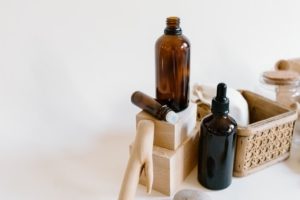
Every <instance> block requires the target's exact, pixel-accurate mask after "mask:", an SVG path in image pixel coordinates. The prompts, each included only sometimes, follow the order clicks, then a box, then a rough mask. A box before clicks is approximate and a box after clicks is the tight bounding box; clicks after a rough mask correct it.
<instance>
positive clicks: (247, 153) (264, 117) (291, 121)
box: [233, 91, 297, 176]
mask: <svg viewBox="0 0 300 200" xmlns="http://www.w3.org/2000/svg"><path fill="white" fill-rule="evenodd" d="M241 93H242V95H243V96H244V98H245V99H246V100H247V102H248V108H249V113H250V124H249V125H248V126H246V127H238V134H237V143H236V155H235V163H234V171H233V175H234V176H245V175H248V174H251V173H253V172H255V171H257V170H260V169H262V168H265V167H267V166H270V165H272V164H274V163H276V162H279V161H281V160H284V159H286V158H288V157H289V154H290V147H291V140H292V135H293V131H294V126H295V121H296V119H297V113H296V111H292V110H289V109H287V108H284V107H282V106H280V105H279V104H278V103H276V102H274V101H271V100H269V99H267V98H265V97H262V96H260V95H257V94H255V93H252V92H249V91H241Z"/></svg>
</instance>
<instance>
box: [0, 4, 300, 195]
mask: <svg viewBox="0 0 300 200" xmlns="http://www.w3.org/2000/svg"><path fill="white" fill-rule="evenodd" d="M299 7H300V2H299V1H297V0H285V1H281V0H248V1H245V0H244V1H240V0H226V1H217V0H185V1H179V0H176V1H174V0H164V1H159V0H152V1H140V0H126V1H121V0H111V1H104V0H85V1H83V0H81V1H80V0H51V1H50V0H48V1H47V0H41V1H38V0H9V1H5V0H0V137H1V138H0V151H1V152H0V156H1V157H0V158H1V159H2V160H3V162H4V163H6V165H4V166H1V167H0V171H1V172H0V176H2V182H1V180H0V188H1V185H2V186H3V187H2V189H3V191H4V192H3V193H1V189H0V197H1V194H2V195H3V196H4V197H6V198H5V199H8V198H7V197H8V196H9V195H12V194H14V195H15V196H14V195H12V197H16V198H17V197H19V196H17V195H18V194H20V196H22V197H28V198H29V199H32V197H36V195H37V196H38V194H39V193H38V194H37V193H34V192H33V190H32V193H31V192H28V193H26V192H24V191H23V190H21V192H19V193H18V192H16V187H17V186H16V185H18V184H20V185H22V184H23V183H24V184H25V183H27V182H26V181H25V180H26V179H27V178H28V179H29V177H26V176H25V175H23V174H25V173H29V172H31V170H32V171H35V170H37V169H39V170H41V172H40V173H41V174H45V173H46V172H45V171H43V170H45V168H44V167H45V166H49V165H51V164H49V163H52V164H53V166H56V165H55V163H59V162H58V161H57V160H60V159H61V160H62V161H65V157H64V156H65V155H68V156H70V155H69V154H68V153H65V152H72V153H70V154H71V156H70V157H71V158H73V157H72V156H74V155H75V157H76V156H78V155H82V159H83V160H84V157H88V156H91V155H94V157H91V158H90V160H89V161H91V162H92V163H91V165H89V167H88V170H90V172H91V170H92V169H93V170H94V171H92V172H95V173H94V174H93V173H91V174H89V175H88V177H97V175H98V179H97V178H95V179H93V180H94V181H95V184H96V185H97V184H98V186H93V187H94V189H95V188H97V187H99V188H98V189H95V191H102V190H103V191H102V194H103V193H105V194H107V196H105V198H104V197H103V199H109V197H110V196H109V194H110V193H112V194H113V195H116V194H115V193H116V192H117V191H118V190H119V185H116V183H118V184H119V183H120V180H121V178H122V175H123V170H124V168H125V165H126V160H127V157H126V156H127V146H128V144H129V143H130V142H131V141H132V139H133V137H134V127H135V123H134V120H135V113H136V112H138V111H139V109H138V108H136V107H134V106H133V105H132V104H131V102H130V95H131V94H132V92H133V91H135V90H141V91H144V92H146V93H148V94H150V95H152V96H154V92H155V88H154V43H155V41H156V39H157V38H158V37H159V36H160V35H161V34H163V30H164V27H165V18H166V17H168V16H171V15H175V16H179V17H180V18H181V22H182V23H181V27H182V29H183V32H184V34H185V35H186V36H187V37H188V38H189V40H190V42H191V46H192V49H191V85H192V83H195V82H197V83H205V84H217V83H218V82H220V81H224V82H226V83H227V84H228V85H229V87H233V88H245V89H250V90H254V89H255V87H256V85H257V84H258V77H259V75H260V73H261V72H262V71H264V70H267V69H270V68H272V67H273V65H274V64H275V62H276V61H277V60H279V59H281V58H293V57H299V56H300V43H299V40H300V12H299ZM110 144H111V145H110ZM95 149H97V150H95ZM62 152H64V153H62ZM74 152H76V153H74ZM83 152H85V153H83ZM54 154H55V155H58V156H57V157H55V156H54V158H53V160H51V159H50V158H49V157H47V159H46V160H47V161H45V163H46V164H45V163H44V164H42V166H44V167H40V159H41V157H42V158H45V157H46V156H45V155H48V156H50V157H51V155H54ZM119 155H122V156H121V157H119ZM124 155H126V156H125V157H124ZM68 156H66V157H67V160H68V158H69V157H68ZM24 158H26V159H27V160H28V159H29V160H30V159H33V161H32V162H33V163H35V161H36V162H38V163H39V164H36V163H35V164H34V166H32V163H29V164H28V163H27V161H24V162H23V161H22V159H24ZM51 158H52V157H51ZM76 158H77V157H76ZM49 159H50V160H51V161H49ZM56 159H57V160H56ZM20 160H21V161H20ZM71 160H72V159H71ZM75 160H76V159H75ZM111 161H112V162H111ZM48 162H49V163H48ZM82 162H84V161H82V160H81V158H80V159H78V163H77V164H80V163H82ZM20 163H21V164H20ZM24 163H27V165H28V166H27V165H26V164H25V165H26V166H27V168H28V169H27V168H26V169H27V171H26V170H25V171H22V170H23V169H21V168H18V165H19V164H20V165H24ZM47 163H48V164H47ZM36 165H37V166H38V167H37V166H36ZM12 166H14V167H15V168H14V167H12ZM70 166H74V165H70ZM35 167H37V169H35ZM85 167H86V166H85ZM112 167H116V170H114V168H112ZM60 169H61V168H60ZM97 169H98V170H99V171H100V172H97ZM9 170H10V171H9ZM78 170H79V169H78ZM84 170H86V168H84V167H83V169H82V170H79V171H84ZM106 170H112V171H114V172H115V176H113V177H114V178H115V180H114V181H115V182H113V183H111V185H109V183H108V182H106V186H105V187H102V186H101V183H104V180H105V178H106V179H113V177H111V176H109V175H105V173H104V172H105V171H106ZM66 171H69V169H66ZM75 172H76V173H77V170H75ZM12 174H15V179H14V178H12V177H14V176H11V175H12ZM33 174H34V173H33V172H32V175H33ZM41 174H40V175H38V176H37V177H38V180H40V177H41V176H42V175H41ZM62 174H64V173H62ZM85 175H86V174H85ZM101 176H102V177H101ZM103 176H105V177H103ZM3 177H6V178H7V179H5V178H4V179H3ZM20 177H21V178H20ZM42 177H43V176H42ZM58 177H59V176H58ZM84 177H85V176H84ZM100 177H101V178H100ZM31 178H32V177H31ZM99 179H101V181H103V182H100V183H99V182H97V180H99ZM3 180H4V181H3ZM6 180H10V182H9V181H8V182H7V181H6ZM22 180H23V182H22ZM54 182H55V181H54ZM86 182H89V181H86ZM17 183H18V184H17ZM42 183H43V184H45V185H44V187H45V188H49V185H48V179H47V178H46V177H44V179H41V180H40V182H39V181H35V182H32V185H33V186H32V187H34V186H36V185H42V186H43V184H42ZM55 183H56V182H55ZM35 184H36V185H35ZM25 185H26V184H25ZM53 185H55V184H54V183H53ZM104 185H105V184H104ZM20 187H21V186H20ZM28 187H29V186H28ZM61 187H62V188H63V189H65V188H64V186H61ZM17 188H18V187H17ZM30 188H31V186H30ZM53 188H54V189H53V190H51V191H50V190H49V191H48V189H47V191H48V194H53V196H52V197H53V198H54V197H55V199H59V198H58V197H61V199H68V198H70V199H75V196H76V195H75V194H74V197H73V196H72V195H71V192H70V195H71V196H68V195H69V194H67V196H66V197H64V198H62V196H63V193H59V194H60V195H58V193H56V192H57V190H56V188H55V186H53ZM31 189H32V188H31ZM63 189H62V190H63ZM69 189H70V188H69ZM73 189H74V188H71V189H70V191H73ZM22 191H23V193H22ZM26 191H27V190H26ZM28 191H31V190H30V189H28ZM42 191H44V190H42ZM74 191H75V189H74ZM10 192H11V193H10ZM40 193H41V194H40V195H41V196H43V195H42V192H40ZM97 194H98V193H97ZM99 194H101V192H100V193H99ZM5 195H7V196H5ZM24 195H25V196H24ZM26 195H27V196H26ZM55 195H57V196H55ZM50 196H51V195H50ZM96 196H97V195H96ZM71 197H72V198H71ZM76 197H78V198H79V197H80V195H77V196H76ZM1 199H2V198H1ZM3 199H4V198H3ZM17 199H18V198H17ZM19 199H21V197H20V198H19ZM43 199H45V198H43ZM86 199H91V198H86ZM100 199H101V198H100Z"/></svg>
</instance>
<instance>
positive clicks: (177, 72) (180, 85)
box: [155, 17, 190, 112]
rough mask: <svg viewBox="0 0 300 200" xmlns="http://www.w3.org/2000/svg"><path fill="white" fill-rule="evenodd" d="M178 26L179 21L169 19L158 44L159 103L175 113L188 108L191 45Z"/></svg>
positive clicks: (157, 89)
mask: <svg viewBox="0 0 300 200" xmlns="http://www.w3.org/2000/svg"><path fill="white" fill-rule="evenodd" d="M179 24H180V19H179V18H178V17H168V18H167V26H166V28H165V31H164V35H162V36H161V37H160V38H158V40H157V41H156V44H155V61H156V99H157V100H158V101H159V102H160V103H161V104H163V105H165V104H166V105H168V106H169V107H170V108H171V109H172V110H174V111H175V112H179V111H182V110H184V109H185V108H186V107H188V104H189V80H190V43H189V41H188V39H187V38H186V37H185V36H184V35H182V30H181V28H180V25H179Z"/></svg>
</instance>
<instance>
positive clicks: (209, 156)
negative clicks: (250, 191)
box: [198, 83, 237, 190]
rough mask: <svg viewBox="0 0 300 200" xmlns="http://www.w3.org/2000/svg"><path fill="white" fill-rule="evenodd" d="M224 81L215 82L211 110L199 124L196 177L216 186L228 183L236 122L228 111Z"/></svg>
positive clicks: (223, 185) (203, 183) (208, 186)
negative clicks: (214, 93) (215, 93)
mask: <svg viewBox="0 0 300 200" xmlns="http://www.w3.org/2000/svg"><path fill="white" fill-rule="evenodd" d="M226 88H227V87H226V85H225V84H224V83H220V84H218V87H217V96H216V97H215V98H214V99H213V100H212V108H211V111H212V114H211V115H209V116H207V117H205V118H204V119H203V121H202V124H201V130H200V131H201V134H200V139H199V152H198V153H199V154H198V156H199V158H198V181H199V182H200V183H201V184H202V185H203V186H204V187H206V188H208V189H212V190H220V189H224V188H226V187H228V186H229V185H230V184H231V178H232V171H233V162H234V154H235V141H236V131H237V124H236V122H235V120H234V119H233V118H232V117H230V116H229V115H228V112H229V99H228V98H227V97H226Z"/></svg>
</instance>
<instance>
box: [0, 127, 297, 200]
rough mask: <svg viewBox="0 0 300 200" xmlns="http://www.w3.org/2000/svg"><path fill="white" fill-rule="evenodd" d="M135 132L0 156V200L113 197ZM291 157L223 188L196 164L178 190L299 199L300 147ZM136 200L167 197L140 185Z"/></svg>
mask: <svg viewBox="0 0 300 200" xmlns="http://www.w3.org/2000/svg"><path fill="white" fill-rule="evenodd" d="M133 137H134V134H123V135H120V134H118V133H113V132H111V133H107V134H104V135H102V136H101V137H100V138H93V139H92V140H91V141H90V142H88V143H87V145H86V146H81V147H76V148H70V149H62V150H60V151H56V152H51V151H50V152H39V151H32V152H18V153H17V154H15V155H4V154H1V157H0V158H1V165H0V199H3V200H10V199H18V200H19V199H22V200H23V199H30V200H33V199H34V200H35V199H43V200H47V199H55V200H60V199H61V200H69V199H70V200H71V199H72V200H77V199H84V200H90V199H97V200H99V199H101V200H102V199H103V200H110V199H117V196H118V192H119V189H120V185H121V181H122V178H123V173H124V171H125V168H126V164H127V159H128V145H129V144H130V142H131V141H132V140H133ZM296 147H297V146H296V145H294V147H293V149H292V154H291V157H290V158H289V159H288V160H286V161H284V162H281V163H279V164H275V165H273V166H271V167H269V168H267V169H264V170H262V171H260V172H257V173H255V174H252V175H249V176H247V177H243V178H233V181H232V184H231V185H230V187H228V188H227V189H225V190H221V191H209V190H207V189H205V188H203V187H202V186H201V185H199V183H198V182H197V179H196V176H197V169H196V168H195V169H194V170H193V171H192V172H191V174H190V175H189V176H188V177H187V178H186V180H185V181H184V182H183V183H182V184H181V186H180V188H178V190H179V189H184V188H192V189H197V190H200V191H203V192H205V193H206V194H208V195H209V196H210V197H211V198H212V199H213V200H221V199H222V200H229V199H230V200H235V199H238V200H247V199H249V200H250V199H251V200H254V199H255V200H259V199H272V200H276V199H278V200H281V199H299V198H300V148H299V147H297V148H296ZM136 199H139V200H140V199H149V200H150V199H171V197H167V196H165V195H162V194H161V193H158V192H155V191H153V192H152V194H151V195H148V194H146V192H145V187H144V186H141V185H139V186H138V189H137V195H136Z"/></svg>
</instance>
